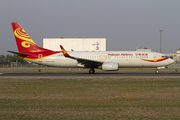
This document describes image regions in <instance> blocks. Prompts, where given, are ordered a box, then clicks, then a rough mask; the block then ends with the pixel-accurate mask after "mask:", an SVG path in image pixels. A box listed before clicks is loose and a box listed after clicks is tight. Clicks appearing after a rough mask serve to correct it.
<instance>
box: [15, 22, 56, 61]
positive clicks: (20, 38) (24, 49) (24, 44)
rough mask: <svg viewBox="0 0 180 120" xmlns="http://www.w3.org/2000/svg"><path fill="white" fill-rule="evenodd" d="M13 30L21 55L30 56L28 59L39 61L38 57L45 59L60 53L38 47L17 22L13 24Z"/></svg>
mask: <svg viewBox="0 0 180 120" xmlns="http://www.w3.org/2000/svg"><path fill="white" fill-rule="evenodd" d="M12 28H13V32H14V36H15V39H16V43H17V47H18V51H19V53H25V54H29V56H28V57H26V58H29V59H38V55H42V56H43V58H44V57H47V56H50V55H53V54H56V53H59V52H55V51H52V50H48V49H45V48H41V47H39V46H37V45H36V43H34V41H33V40H32V39H31V38H30V37H29V35H28V34H27V33H26V32H25V30H24V29H23V28H22V27H21V26H20V25H19V24H18V23H17V22H12Z"/></svg>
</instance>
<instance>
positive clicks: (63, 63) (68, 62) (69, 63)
mask: <svg viewBox="0 0 180 120" xmlns="http://www.w3.org/2000/svg"><path fill="white" fill-rule="evenodd" d="M56 64H57V66H58V67H71V68H73V67H78V66H77V61H76V60H73V59H69V58H64V59H58V60H57V63H56Z"/></svg>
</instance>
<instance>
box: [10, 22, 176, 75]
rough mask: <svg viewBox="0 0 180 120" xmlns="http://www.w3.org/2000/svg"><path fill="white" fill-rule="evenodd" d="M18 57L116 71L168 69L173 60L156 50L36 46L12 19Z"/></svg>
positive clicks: (40, 61)
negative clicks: (50, 48) (58, 48)
mask: <svg viewBox="0 0 180 120" xmlns="http://www.w3.org/2000/svg"><path fill="white" fill-rule="evenodd" d="M11 24H12V29H13V32H14V36H15V40H16V44H17V48H18V52H14V51H8V52H10V53H13V54H16V56H18V57H19V58H22V59H24V60H27V61H29V62H32V63H37V64H41V65H46V66H52V67H61V68H88V69H90V70H89V73H90V74H93V73H95V70H94V69H101V70H103V71H118V70H119V69H121V68H157V69H156V73H159V69H163V68H167V66H168V65H170V64H172V63H174V60H172V59H171V58H169V57H167V56H165V55H164V54H161V53H157V52H145V51H98V52H94V51H92V52H87V51H66V50H65V49H64V48H63V46H62V45H60V48H61V51H52V50H48V49H45V48H42V47H39V46H37V45H36V44H35V42H34V41H33V40H32V39H31V38H30V36H29V35H28V34H27V33H26V32H25V30H24V29H23V28H22V27H21V26H20V25H19V23H17V22H12V23H11Z"/></svg>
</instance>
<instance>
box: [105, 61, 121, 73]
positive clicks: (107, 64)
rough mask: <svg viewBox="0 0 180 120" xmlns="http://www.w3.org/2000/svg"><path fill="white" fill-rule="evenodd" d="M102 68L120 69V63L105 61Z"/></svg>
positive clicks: (109, 69)
mask: <svg viewBox="0 0 180 120" xmlns="http://www.w3.org/2000/svg"><path fill="white" fill-rule="evenodd" d="M102 70H104V71H118V70H119V64H118V63H115V62H105V63H103V64H102Z"/></svg>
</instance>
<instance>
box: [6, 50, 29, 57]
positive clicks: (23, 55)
mask: <svg viewBox="0 0 180 120" xmlns="http://www.w3.org/2000/svg"><path fill="white" fill-rule="evenodd" d="M7 52H10V53H13V54H16V55H19V56H22V57H26V56H29V54H25V53H19V52H14V51H7Z"/></svg>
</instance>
